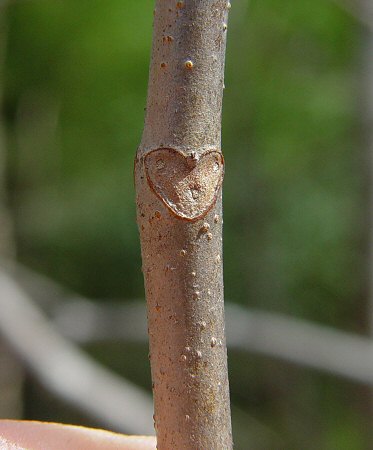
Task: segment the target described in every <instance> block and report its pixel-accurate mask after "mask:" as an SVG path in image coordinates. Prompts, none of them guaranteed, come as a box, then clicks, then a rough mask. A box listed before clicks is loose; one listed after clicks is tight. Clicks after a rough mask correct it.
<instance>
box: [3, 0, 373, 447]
mask: <svg viewBox="0 0 373 450" xmlns="http://www.w3.org/2000/svg"><path fill="white" fill-rule="evenodd" d="M0 14H1V20H2V23H3V33H2V39H3V43H5V45H6V52H5V58H4V61H3V62H2V67H1V69H0V71H1V88H2V90H3V99H2V121H3V126H4V129H5V136H6V146H7V167H6V187H7V198H8V207H9V209H10V211H11V214H12V217H13V221H14V230H15V241H16V249H17V259H18V261H20V262H21V263H23V264H24V265H26V266H28V267H30V268H32V269H34V270H36V271H39V272H41V273H44V274H46V275H48V276H50V277H51V278H53V279H55V280H57V281H58V282H60V283H61V284H63V285H65V286H67V287H69V288H71V289H72V290H74V291H76V292H78V293H80V294H82V295H85V296H88V297H90V298H92V299H97V301H102V299H108V298H109V299H112V298H116V299H123V301H125V300H126V299H134V298H142V297H143V295H144V293H143V280H142V273H141V270H140V267H141V261H140V248H139V239H138V233H137V228H136V222H135V202H134V197H135V194H134V186H133V176H132V175H133V173H132V170H133V158H134V154H135V151H136V148H137V145H138V144H139V142H140V137H141V132H142V126H143V118H144V106H145V101H146V90H147V78H148V66H149V56H150V46H151V32H152V18H153V3H152V2H151V1H149V0H136V1H129V0H127V1H123V0H122V1H119V0H109V1H99V0H80V1H76V0H74V1H72V0H53V1H52V0H29V1H26V0H18V1H17V0H14V1H11V2H8V4H7V5H6V4H5V3H4V2H0ZM368 38H369V34H368V32H367V30H366V29H364V27H363V26H361V24H359V23H358V21H357V20H356V19H354V18H353V17H351V15H349V13H348V12H346V11H345V10H343V9H342V8H341V7H340V6H339V5H337V4H336V3H335V2H333V1H331V0H314V1H312V2H309V1H306V0H302V1H293V0H282V1H279V0H266V1H259V0H251V1H250V2H249V1H248V0H233V2H232V9H231V16H230V21H229V30H228V48H227V61H226V80H225V85H226V90H225V95H224V108H223V151H224V154H225V158H226V177H225V183H224V211H225V220H224V266H225V292H226V299H227V300H229V301H232V302H236V303H239V304H241V305H244V306H247V307H255V308H260V309H265V310H268V311H273V312H280V313H284V314H288V315H292V316H296V317H300V318H304V319H308V320H312V321H316V322H320V323H323V324H326V325H330V326H333V327H336V328H340V329H345V330H349V331H353V332H356V333H364V332H365V331H366V330H367V328H368V320H367V319H366V317H367V314H368V309H369V307H368V300H367V296H368V283H367V273H368V271H367V268H366V267H367V260H368V253H367V250H366V248H367V246H368V233H367V226H366V222H367V217H368V212H367V209H368V198H367V194H366V192H367V173H366V169H365V167H366V160H367V155H366V153H367V150H366V149H365V148H364V145H365V143H364V139H363V135H364V130H363V126H362V123H363V120H362V115H363V114H364V111H363V107H362V99H363V98H364V91H363V85H362V76H361V74H362V72H363V71H364V57H363V51H362V48H363V47H364V42H365V41H366V39H368ZM5 39H6V41H5ZM87 350H88V351H90V352H91V353H92V354H94V355H95V356H96V357H97V358H98V359H99V360H101V361H102V362H104V363H105V364H107V365H109V366H110V367H112V368H113V369H115V370H117V371H118V372H120V373H122V374H123V375H125V376H126V377H127V378H129V379H133V380H136V382H138V383H140V384H142V385H143V386H146V387H147V388H149V386H150V370H149V368H148V361H147V357H146V354H147V349H146V348H145V347H144V346H138V347H136V346H134V345H132V346H129V345H128V346H127V350H128V351H130V350H131V351H132V353H131V354H132V355H133V361H132V362H128V361H127V362H126V363H124V362H122V361H121V360H120V354H121V352H122V351H123V344H111V345H109V344H108V343H106V344H102V345H95V346H91V347H89V348H88V349H87ZM229 363H230V379H231V396H232V403H233V425H234V435H235V442H236V448H237V449H243V450H245V449H249V448H251V449H253V450H259V449H261V450H270V449H273V450H280V449H281V450H282V449H283V450H288V449H294V450H296V449H297V450H302V449H314V450H316V449H317V450H320V449H327V450H335V449H337V450H354V449H359V450H360V449H368V448H371V447H370V445H372V442H370V436H369V431H370V428H371V423H372V418H373V416H372V412H371V411H370V406H369V402H370V401H369V391H368V389H366V388H363V387H361V386H358V385H357V384H353V383H350V382H347V381H343V380H340V379H336V378H334V377H332V376H327V375H322V374H319V373H317V372H314V371H308V370H305V369H300V368H298V367H295V366H291V365H288V364H285V363H281V362H278V361H273V360H270V359H268V358H264V357H260V356H253V355H248V354H246V353H240V352H230V353H229ZM40 390H41V387H40V386H35V380H29V381H28V383H27V384H26V405H25V415H26V417H28V418H36V419H43V420H68V421H72V420H75V421H76V422H79V421H81V422H82V423H85V422H84V418H79V417H77V416H76V415H74V414H75V413H74V412H71V411H69V410H66V409H65V408H63V407H62V406H61V405H59V404H58V402H56V401H55V400H53V399H51V398H50V397H48V395H47V394H46V393H43V396H41V395H40Z"/></svg>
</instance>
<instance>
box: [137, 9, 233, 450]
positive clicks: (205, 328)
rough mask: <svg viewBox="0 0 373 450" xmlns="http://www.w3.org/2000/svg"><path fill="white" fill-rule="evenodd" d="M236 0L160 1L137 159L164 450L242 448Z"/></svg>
mask: <svg viewBox="0 0 373 450" xmlns="http://www.w3.org/2000/svg"><path fill="white" fill-rule="evenodd" d="M229 5H230V4H229V2H228V1H227V0H187V1H176V0H157V1H156V7H155V17H154V33H153V49H152V59H151V65H150V66H151V67H150V76H149V89H148V100H147V112H146V119H145V126H144V133H143V136H142V141H141V144H140V146H139V149H138V151H137V155H136V161H135V185H136V192H137V222H138V225H139V230H140V238H141V251H142V262H143V272H144V278H145V291H146V298H147V305H148V326H149V341H150V356H151V360H150V362H151V369H152V380H153V386H154V390H153V393H154V409H155V428H156V433H157V446H158V449H159V450H170V449H224V450H229V449H230V448H231V447H232V437H231V424H230V405H229V388H228V373H227V358H226V344H225V333H224V305H223V273H222V242H221V237H222V203H221V184H222V179H223V173H224V160H223V156H222V154H221V108H222V96H223V79H224V56H225V41H226V30H227V25H226V22H227V15H228V9H229Z"/></svg>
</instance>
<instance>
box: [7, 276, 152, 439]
mask: <svg viewBox="0 0 373 450" xmlns="http://www.w3.org/2000/svg"><path fill="white" fill-rule="evenodd" d="M0 310H1V314H0V334H1V335H2V336H3V337H4V338H5V340H6V341H7V342H8V343H9V345H10V347H11V348H12V349H13V351H14V352H15V353H16V354H17V355H18V356H19V358H20V359H21V360H22V361H23V363H24V364H25V365H26V366H27V367H28V368H29V369H30V370H31V371H32V372H33V373H34V374H35V375H36V376H37V378H38V379H39V381H41V382H42V383H43V385H44V386H45V387H46V388H47V389H49V390H50V391H51V392H53V393H54V394H55V395H57V396H58V397H60V398H62V399H63V400H64V401H66V402H68V403H70V404H72V405H74V406H75V407H77V408H79V409H80V410H81V411H82V412H84V413H85V414H86V415H88V416H90V417H93V418H94V419H95V420H99V421H100V422H101V423H102V425H103V426H105V427H108V428H112V429H115V430H117V431H125V432H128V433H134V434H153V426H152V420H151V416H152V409H153V408H152V401H151V398H150V396H149V395H148V394H147V393H146V392H145V391H143V390H142V389H141V388H139V387H138V386H136V385H135V384H133V383H130V382H129V381H126V380H124V379H123V378H121V377H120V376H117V375H115V374H113V373H111V372H110V371H109V370H107V369H105V368H103V367H102V366H100V365H99V364H98V363H96V362H94V360H93V359H91V358H90V357H88V356H87V355H86V354H85V353H84V352H82V351H81V350H79V349H78V348H76V347H74V346H73V345H72V344H70V343H69V342H68V341H67V340H66V339H64V338H63V337H61V336H60V335H59V333H58V332H57V331H56V330H55V329H54V327H53V326H52V324H51V323H49V321H48V320H47V319H46V318H45V317H44V316H43V314H42V313H41V312H40V310H39V309H38V308H37V307H36V306H35V305H34V304H33V302H32V301H31V300H30V299H29V297H28V296H27V294H25V292H24V291H23V290H22V289H21V288H20V287H19V286H18V285H17V283H16V282H15V281H14V280H13V279H12V278H11V277H10V276H8V275H7V274H6V273H4V272H0Z"/></svg>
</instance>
